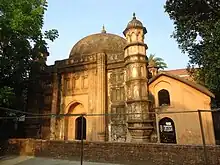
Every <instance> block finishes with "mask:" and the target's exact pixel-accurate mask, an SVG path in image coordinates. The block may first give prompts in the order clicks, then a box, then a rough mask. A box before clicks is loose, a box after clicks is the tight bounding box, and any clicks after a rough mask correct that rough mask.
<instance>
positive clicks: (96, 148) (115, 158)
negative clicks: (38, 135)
mask: <svg viewBox="0 0 220 165" xmlns="http://www.w3.org/2000/svg"><path fill="white" fill-rule="evenodd" d="M5 146H7V147H5V154H19V155H35V156H42V157H53V158H62V159H69V160H80V147H81V143H80V142H67V141H66V142H65V141H46V140H34V139H11V140H9V141H8V143H7V145H5ZM207 151H208V161H209V162H208V163H209V165H218V164H220V146H207ZM84 160H87V161H96V162H111V163H124V164H129V165H137V164H138V165H142V164H143V165H148V164H147V162H148V163H149V165H157V164H158V165H203V164H205V163H204V154H203V148H202V146H196V145H171V144H135V143H110V142H84Z"/></svg>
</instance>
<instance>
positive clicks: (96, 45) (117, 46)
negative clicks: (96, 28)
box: [69, 28, 127, 58]
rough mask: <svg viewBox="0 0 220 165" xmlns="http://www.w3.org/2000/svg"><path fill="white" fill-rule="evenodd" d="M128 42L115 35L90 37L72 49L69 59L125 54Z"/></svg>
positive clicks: (104, 33) (103, 31)
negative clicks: (94, 55) (102, 54)
mask: <svg viewBox="0 0 220 165" xmlns="http://www.w3.org/2000/svg"><path fill="white" fill-rule="evenodd" d="M126 43H127V41H126V40H125V39H124V38H122V37H120V36H118V35H115V34H110V33H106V31H105V30H104V28H103V30H102V32H101V33H97V34H92V35H89V36H87V37H85V38H83V39H81V40H80V41H78V42H77V43H76V44H75V45H74V46H73V48H72V50H71V52H70V55H69V57H70V58H71V57H75V56H81V55H88V54H93V53H99V52H105V53H109V54H114V53H123V52H124V47H125V46H126Z"/></svg>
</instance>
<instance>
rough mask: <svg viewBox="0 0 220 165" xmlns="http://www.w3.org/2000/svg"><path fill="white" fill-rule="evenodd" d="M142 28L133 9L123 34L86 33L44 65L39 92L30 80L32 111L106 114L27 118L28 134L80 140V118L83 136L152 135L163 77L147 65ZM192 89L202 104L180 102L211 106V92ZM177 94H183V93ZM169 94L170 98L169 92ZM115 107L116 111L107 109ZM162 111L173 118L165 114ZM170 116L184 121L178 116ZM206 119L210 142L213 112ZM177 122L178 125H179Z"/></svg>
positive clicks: (142, 137)
mask: <svg viewBox="0 0 220 165" xmlns="http://www.w3.org/2000/svg"><path fill="white" fill-rule="evenodd" d="M146 33H147V30H146V28H145V27H144V26H143V24H142V23H141V22H140V21H139V20H137V19H136V17H135V15H134V16H133V19H132V20H131V21H130V22H129V23H128V25H127V27H126V29H125V30H124V32H123V34H124V36H125V38H122V37H120V36H117V35H114V34H110V33H106V31H105V29H103V30H102V32H101V33H98V34H92V35H89V36H87V37H85V38H83V39H81V40H80V41H79V42H77V43H76V44H75V45H74V46H73V48H72V50H71V52H70V55H69V58H68V59H65V60H61V61H56V62H55V64H54V65H53V66H45V68H44V69H43V70H42V73H41V74H40V77H39V79H40V80H41V83H40V84H41V88H42V92H40V93H39V92H38V91H37V90H36V88H35V86H31V88H32V89H35V90H32V92H31V94H30V97H29V109H30V112H35V113H36V112H38V113H46V114H49V113H52V114H79V115H80V114H106V115H99V116H98V115H97V116H86V115H85V116H84V117H83V118H82V117H80V116H69V117H62V116H61V117H52V118H45V119H36V120H28V121H27V125H28V127H27V136H28V137H37V138H47V139H53V140H56V139H59V140H79V139H81V133H80V128H79V127H80V126H81V123H84V129H85V133H84V134H83V138H85V139H86V140H89V141H96V140H99V141H122V142H132V141H134V142H149V141H152V139H153V138H152V137H154V136H155V134H156V125H157V124H158V123H157V124H156V119H155V115H150V114H149V113H148V112H152V111H154V110H152V108H153V107H154V108H155V107H160V106H161V105H160V104H159V103H158V101H155V100H157V98H158V96H157V93H158V91H159V89H158V85H157V84H156V85H155V83H156V82H157V81H159V80H158V79H159V78H161V77H160V76H157V74H158V73H157V69H156V68H153V67H152V66H151V67H150V66H148V62H147V58H146V56H147V55H146V50H147V45H146V44H145V43H144V36H145V34H146ZM149 71H150V72H151V71H153V74H152V76H153V78H151V79H150V80H149V79H148V78H149V76H148V73H149ZM171 79H172V81H171V80H167V81H168V84H169V83H171V84H169V85H170V86H172V83H174V84H176V82H174V81H173V79H174V78H171ZM176 81H177V82H180V80H176ZM186 81H188V80H186ZM161 83H162V85H160V89H164V90H167V92H169V93H175V90H173V91H170V89H171V88H170V87H169V85H167V84H166V83H165V84H163V83H164V82H161ZM42 84H43V85H42ZM182 85H183V86H184V85H185V86H187V87H188V86H189V84H187V83H185V82H182ZM190 89H191V88H190ZM190 89H189V90H190ZM192 89H193V90H194V91H192V93H193V92H197V93H199V94H198V95H201V93H203V94H204V95H201V98H200V97H198V100H200V101H201V100H204V102H205V103H204V102H203V101H201V102H202V103H201V104H203V103H204V104H205V105H204V106H200V105H201V104H200V102H199V104H198V105H199V106H191V107H190V105H191V104H190V103H189V102H187V101H186V102H184V104H186V105H189V106H188V107H187V109H190V110H192V109H193V110H197V109H199V108H202V109H210V97H211V96H212V94H211V93H210V92H208V93H204V92H202V91H201V90H200V89H196V88H195V87H192ZM169 93H168V94H169ZM150 95H153V98H154V99H152V98H151V97H149V96H150ZM176 95H179V96H181V93H179V94H176ZM176 95H175V97H176ZM168 96H169V95H168ZM171 96H173V94H171ZM179 96H177V97H179ZM184 97H188V96H185V95H184ZM170 99H172V98H170V96H169V100H170ZM165 100H166V99H165ZM165 102H166V101H165ZM169 103H170V102H169ZM171 103H172V104H168V105H167V107H171V105H172V108H171V109H172V110H174V111H175V110H176V108H179V107H178V106H177V107H176V108H175V106H173V105H174V104H173V102H172V101H171ZM175 105H176V104H175ZM163 107H164V106H163ZM161 109H162V108H161ZM114 113H116V114H117V115H107V114H114ZM135 113H138V114H135ZM125 114H129V115H125ZM163 117H170V118H172V116H166V115H165V116H163ZM82 120H83V121H82ZM173 120H175V122H176V120H178V122H179V123H181V122H183V121H181V120H182V119H181V118H178V119H173ZM204 120H205V122H206V120H209V121H210V122H209V123H208V124H207V125H206V129H207V130H209V132H206V133H207V138H208V139H209V143H214V134H213V126H212V123H211V122H212V116H211V115H210V114H209V115H206V118H204ZM192 124H194V123H193V121H192ZM196 125H197V126H196V128H195V129H196V131H197V132H196V133H197V134H199V135H198V137H199V138H201V134H200V133H198V131H199V130H200V129H199V123H198V121H197V122H196ZM177 128H178V129H179V128H180V129H181V127H178V126H177ZM208 134H209V135H208ZM176 136H177V139H178V140H176V141H175V142H178V143H187V142H188V141H181V140H179V137H178V134H177V135H176ZM181 136H182V135H181ZM197 140H198V138H197V139H194V140H193V141H192V143H196V142H197ZM189 142H190V143H191V141H189Z"/></svg>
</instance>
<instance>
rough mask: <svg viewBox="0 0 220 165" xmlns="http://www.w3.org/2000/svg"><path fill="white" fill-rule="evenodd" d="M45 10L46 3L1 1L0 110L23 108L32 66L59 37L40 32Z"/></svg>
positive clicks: (24, 0)
mask: <svg viewBox="0 0 220 165" xmlns="http://www.w3.org/2000/svg"><path fill="white" fill-rule="evenodd" d="M46 9H47V1H46V0H0V75H1V76H0V106H6V105H7V106H9V107H15V108H17V109H18V108H19V109H23V108H24V102H25V99H26V95H27V82H28V80H29V73H30V69H31V66H32V65H33V63H34V62H35V59H39V58H41V56H40V53H44V52H45V51H47V50H46V49H47V42H46V41H47V40H51V41H54V40H55V39H56V38H57V37H58V32H57V30H55V29H52V30H49V31H45V32H42V27H43V21H44V20H43V19H44V13H45V11H46ZM12 96H13V97H12ZM6 100H7V101H6ZM5 101H6V102H7V104H3V103H5ZM8 103H9V104H10V105H8Z"/></svg>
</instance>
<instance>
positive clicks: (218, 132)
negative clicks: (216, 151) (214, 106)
mask: <svg viewBox="0 0 220 165" xmlns="http://www.w3.org/2000/svg"><path fill="white" fill-rule="evenodd" d="M212 118H213V125H214V132H215V142H216V144H217V145H220V111H215V112H212Z"/></svg>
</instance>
